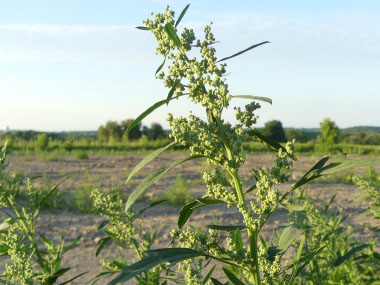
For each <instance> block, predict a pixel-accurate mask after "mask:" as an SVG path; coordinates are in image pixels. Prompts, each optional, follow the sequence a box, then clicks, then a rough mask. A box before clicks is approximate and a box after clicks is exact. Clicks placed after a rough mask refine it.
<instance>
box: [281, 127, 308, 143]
mask: <svg viewBox="0 0 380 285" xmlns="http://www.w3.org/2000/svg"><path fill="white" fill-rule="evenodd" d="M285 137H286V140H287V141H292V140H296V142H301V143H304V142H307V141H308V139H307V135H306V132H305V131H304V130H296V129H287V130H285Z"/></svg>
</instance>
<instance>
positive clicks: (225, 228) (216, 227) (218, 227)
mask: <svg viewBox="0 0 380 285" xmlns="http://www.w3.org/2000/svg"><path fill="white" fill-rule="evenodd" d="M205 227H206V228H208V229H213V230H218V231H229V232H232V231H235V230H237V229H245V228H246V226H244V225H237V226H221V225H206V226H205Z"/></svg>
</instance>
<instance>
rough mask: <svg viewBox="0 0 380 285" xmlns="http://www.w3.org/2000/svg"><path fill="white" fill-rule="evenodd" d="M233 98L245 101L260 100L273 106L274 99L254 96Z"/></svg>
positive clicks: (236, 96)
mask: <svg viewBox="0 0 380 285" xmlns="http://www.w3.org/2000/svg"><path fill="white" fill-rule="evenodd" d="M231 97H232V98H243V99H251V100H258V101H264V102H267V103H269V104H271V105H272V99H271V98H268V97H261V96H253V95H233V96H231Z"/></svg>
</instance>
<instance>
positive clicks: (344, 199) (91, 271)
mask: <svg viewBox="0 0 380 285" xmlns="http://www.w3.org/2000/svg"><path fill="white" fill-rule="evenodd" d="M144 156H145V155H144V154H123V155H90V156H89V159H86V160H75V159H73V158H72V157H70V156H63V157H59V158H58V160H57V161H43V160H41V159H40V158H39V157H37V156H30V155H29V156H23V155H10V156H9V157H8V161H9V167H8V171H16V170H17V171H18V172H20V173H21V174H23V175H24V176H26V177H33V176H37V175H41V174H42V175H43V177H44V178H43V179H40V180H36V181H35V183H34V184H35V185H36V186H37V187H38V186H42V185H43V184H46V183H47V181H51V183H55V182H57V181H58V180H59V179H61V178H62V177H63V176H66V177H67V178H66V179H65V180H64V181H63V182H62V184H61V185H60V191H71V190H73V189H75V188H78V187H80V186H81V185H82V183H83V181H87V183H90V184H91V185H92V186H94V187H99V188H101V189H103V190H105V191H106V190H107V189H111V188H116V187H118V188H120V189H122V191H124V192H125V193H130V192H131V191H132V190H133V189H134V187H136V185H138V184H139V183H140V182H141V181H142V180H143V179H144V177H145V176H146V175H147V174H148V173H149V172H151V171H152V170H153V169H156V168H158V167H162V166H166V165H169V164H170V163H171V162H173V161H175V160H177V159H180V158H184V157H186V154H185V153H181V152H174V153H167V154H163V155H161V156H160V157H158V158H157V159H156V160H155V161H154V162H153V163H151V164H150V165H148V166H147V167H146V168H144V169H143V170H142V171H141V172H139V173H138V174H137V175H136V177H135V178H133V181H131V183H129V185H128V186H126V185H125V180H126V177H127V174H128V173H129V172H130V171H131V170H132V169H133V167H134V166H135V165H136V164H137V163H138V162H139V161H140V160H141V159H142V158H143V157H144ZM272 157H273V156H271V155H269V154H264V155H248V156H247V161H246V163H245V165H244V167H242V169H241V177H242V179H243V180H244V181H245V183H246V185H247V187H249V186H250V185H249V183H253V181H254V180H253V179H252V177H251V168H252V167H255V168H257V167H263V168H268V167H270V166H271V164H272ZM318 159H319V157H311V156H301V157H298V161H297V162H295V163H294V170H293V171H292V174H291V181H289V183H287V184H284V185H281V187H280V190H281V191H286V189H289V188H290V185H291V184H292V183H294V182H295V181H297V179H299V178H301V177H302V175H303V174H304V173H305V172H306V171H307V170H308V169H309V168H310V167H312V166H313V164H314V163H315V162H317V161H318ZM205 167H206V166H205V164H204V163H202V160H198V161H190V162H187V163H185V164H182V165H180V166H178V167H177V168H175V169H174V170H172V171H171V172H170V173H168V175H166V176H165V177H164V178H163V179H162V180H161V181H160V182H159V183H158V184H157V185H155V186H154V187H152V188H151V189H150V190H148V193H147V194H146V196H147V197H152V196H160V195H162V193H163V192H164V191H165V190H166V189H167V188H168V187H169V186H170V185H171V184H172V182H173V181H174V179H175V177H176V175H177V174H181V176H182V177H183V178H184V179H185V180H186V181H187V182H188V183H190V191H191V192H192V193H193V194H194V196H195V197H201V196H202V195H203V194H204V193H205V186H204V185H202V184H201V183H199V182H200V171H202V170H204V169H205ZM365 169H366V168H359V169H358V170H357V171H358V173H362V172H364V171H365ZM375 170H376V171H377V172H380V167H379V166H378V167H377V168H375ZM308 193H309V194H310V195H311V196H312V197H314V198H315V199H321V200H323V201H328V200H329V199H330V198H331V197H332V196H333V195H334V194H336V200H335V202H334V204H333V210H337V209H338V208H343V210H344V213H345V214H347V215H348V218H347V220H346V223H348V224H350V225H351V226H352V227H353V231H354V233H355V236H357V237H360V238H363V239H366V238H368V237H370V236H371V235H372V232H371V231H370V230H369V226H370V224H371V223H372V221H371V220H370V219H368V217H365V216H363V215H358V213H360V212H361V211H362V210H364V209H365V208H366V207H367V206H366V205H365V204H364V205H363V204H361V205H358V203H357V202H356V199H357V198H358V197H359V196H360V195H361V191H360V190H359V189H358V188H357V187H356V186H352V185H344V184H337V183H329V184H326V183H320V184H319V183H312V184H309V186H308ZM144 205H147V203H146V202H139V203H137V204H136V206H135V207H136V208H141V207H143V206H144ZM180 208H181V206H170V205H159V206H157V207H155V208H152V209H149V210H148V211H146V212H145V214H144V217H143V224H144V227H145V229H146V231H147V232H154V231H158V233H159V234H158V239H157V241H156V243H155V245H154V247H155V248H160V247H167V246H168V244H169V241H170V236H169V232H170V229H171V228H175V227H176V223H177V217H178V212H179V210H180ZM2 213H3V212H0V215H2ZM213 219H216V221H217V222H218V223H220V224H226V225H227V224H228V225H236V224H242V220H241V216H240V215H239V213H237V212H236V211H235V210H233V209H229V208H227V207H225V206H213V207H209V208H201V209H199V210H198V211H195V212H194V214H193V215H192V217H191V219H190V220H189V222H188V223H189V224H191V225H194V226H197V227H202V226H204V225H207V224H213V223H214V222H213ZM102 220H103V218H102V217H101V216H98V215H89V214H87V215H85V214H79V213H73V212H69V211H65V210H63V211H60V212H54V213H50V212H43V213H42V214H41V215H40V221H39V228H38V232H40V233H42V234H44V235H45V236H46V237H48V238H52V239H54V240H56V241H58V240H59V238H60V236H61V234H62V233H64V234H65V241H66V243H70V242H71V241H73V240H74V239H75V238H76V237H77V236H79V235H80V236H81V240H80V242H79V243H78V245H77V246H75V247H74V248H73V249H72V250H70V251H68V252H67V253H66V254H65V256H64V261H63V263H64V264H63V266H71V267H73V269H72V270H71V271H69V272H68V274H67V275H66V276H65V277H64V278H63V279H62V281H63V280H64V279H65V280H67V279H69V278H70V277H72V276H74V275H76V274H79V273H81V272H88V274H86V275H85V276H84V277H82V278H80V279H78V281H77V282H76V283H73V284H85V283H86V282H87V281H88V280H90V279H91V278H93V277H94V276H96V274H98V273H99V272H101V271H102V267H101V266H100V264H99V260H100V259H102V258H109V257H115V256H118V252H117V248H116V247H115V246H106V247H105V248H104V250H103V251H102V253H101V254H100V255H99V256H98V257H95V252H96V249H97V243H98V242H99V241H100V239H101V238H102V237H103V235H102V233H101V232H99V231H97V226H98V224H99V223H100V222H101V221H102ZM286 221H287V214H286V211H285V210H283V209H279V210H278V211H277V212H276V213H275V214H274V215H273V216H272V218H271V219H270V221H269V223H268V224H267V225H266V227H265V229H264V231H263V234H264V236H265V238H266V239H268V238H269V237H270V235H271V233H272V230H273V228H275V227H276V226H278V225H280V224H282V223H285V222H286ZM5 262H6V261H5V260H0V268H3V266H4V263H5ZM100 283H101V282H100ZM131 284H132V283H131Z"/></svg>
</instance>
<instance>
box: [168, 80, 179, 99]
mask: <svg viewBox="0 0 380 285" xmlns="http://www.w3.org/2000/svg"><path fill="white" fill-rule="evenodd" d="M180 82H181V81H180V80H176V82H175V83H174V85H173V87H172V88H171V89H170V91H169V93H168V97H167V98H166V101H167V103H166V105H169V102H170V100H171V99H172V97H173V95H174V91H175V90H176V89H177V86H178V84H179V83H180Z"/></svg>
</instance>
